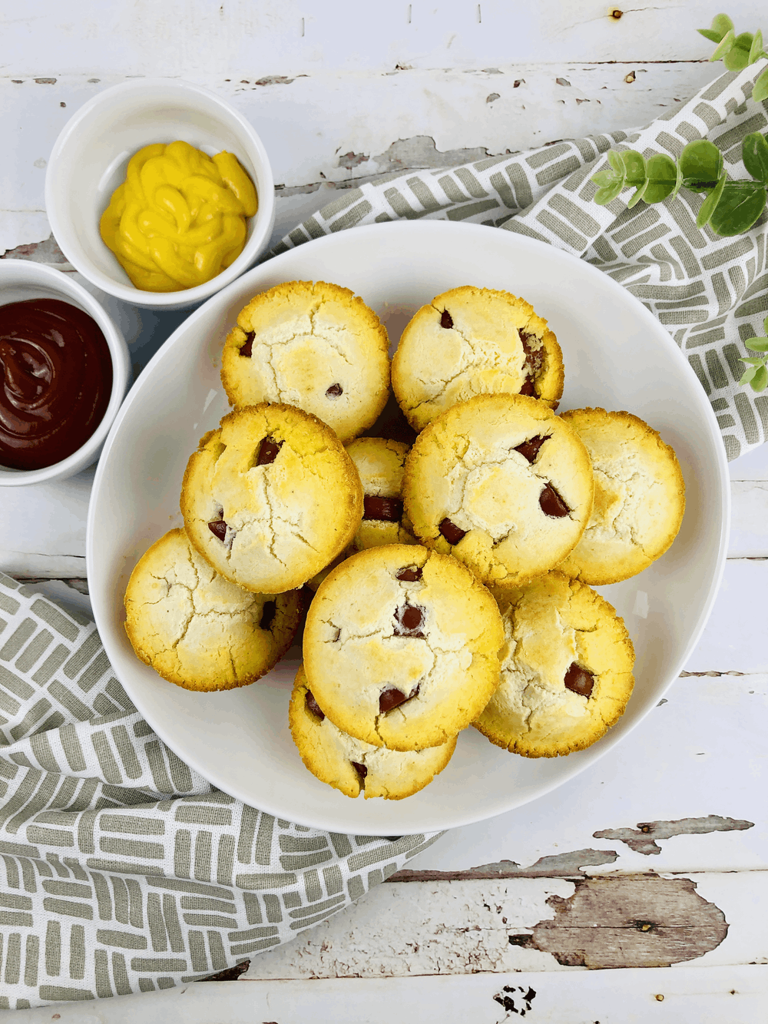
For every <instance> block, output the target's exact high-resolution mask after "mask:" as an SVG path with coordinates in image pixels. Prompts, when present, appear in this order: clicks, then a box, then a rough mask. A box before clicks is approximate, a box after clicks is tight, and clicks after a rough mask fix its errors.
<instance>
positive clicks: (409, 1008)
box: [0, 966, 768, 1024]
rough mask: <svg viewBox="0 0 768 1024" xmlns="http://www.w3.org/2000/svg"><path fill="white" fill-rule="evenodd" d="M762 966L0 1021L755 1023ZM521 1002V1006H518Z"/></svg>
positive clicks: (344, 988) (125, 1004)
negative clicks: (525, 1020)
mask: <svg viewBox="0 0 768 1024" xmlns="http://www.w3.org/2000/svg"><path fill="white" fill-rule="evenodd" d="M767 999H768V969H767V968H765V967H756V966H743V967H719V968H711V969H710V970H708V971H706V972H705V971H702V970H700V969H697V968H695V967H682V968H674V969H671V970H670V969H666V968H656V969H654V968H648V969H645V970H643V969H634V970H633V969H630V970H625V971H612V972H611V974H610V975H608V976H606V975H605V974H604V973H603V972H601V971H578V970H568V969H565V970H562V971H559V972H555V973H547V974H542V973H535V972H530V971H526V972H522V973H514V974H506V975H505V974H474V975H460V976H456V975H446V976H444V977H435V976H428V977H419V978H345V979H340V980H322V979H315V980H311V981H254V980H242V981H240V982H239V983H237V984H232V983H231V982H213V983H210V984H208V983H207V984H204V985H189V986H186V987H182V988H177V989H166V990H165V991H162V992H148V993H145V994H143V995H141V996H138V997H135V996H117V997H116V998H114V999H105V1000H101V1001H100V1002H98V1003H95V1004H93V1003H91V1004H87V1005H83V1003H77V1004H74V1005H73V1004H63V1003H60V1004H58V1005H56V1006H48V1007H42V1008H40V1009H38V1010H12V1011H5V1010H3V1011H0V1021H2V1022H3V1024H49V1022H50V1021H51V1019H52V1018H53V1015H54V1013H56V1014H58V1017H56V1018H54V1019H56V1020H57V1021H58V1022H59V1024H135V1022H136V1020H137V1019H139V1016H138V1015H139V1013H140V1019H141V1021H142V1024H210V1022H212V1021H217V1022H219V1021H221V1022H223V1021H226V1022H227V1024H259V1022H260V1021H263V1022H265V1024H270V1022H271V1024H276V1022H277V1021H279V1022H280V1024H307V1022H308V1021H323V1022H325V1021H333V1024H391V1022H392V1020H402V1021H404V1022H406V1024H412V1022H413V1024H416V1022H427V1021H440V1024H467V1022H468V1021H471V1022H472V1024H511V1022H512V1021H516V1020H518V1019H519V1018H523V1017H525V1016H528V1015H530V1019H531V1020H534V1021H536V1022H538V1024H592V1022H595V1024H648V1022H653V1024H723V1022H724V1021H727V1022H728V1024H764V1021H765V1006H766V1000H767ZM526 1007H528V1009H526Z"/></svg>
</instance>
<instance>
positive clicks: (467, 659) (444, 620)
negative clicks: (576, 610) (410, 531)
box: [303, 544, 503, 750]
mask: <svg viewBox="0 0 768 1024" xmlns="http://www.w3.org/2000/svg"><path fill="white" fill-rule="evenodd" d="M502 641H503V630H502V626H501V616H500V614H499V610H498V607H497V606H496V602H495V601H494V599H493V597H492V595H491V594H490V593H489V591H488V590H486V589H485V587H483V586H482V585H481V584H480V583H479V582H478V581H477V580H476V579H475V577H474V576H473V575H472V573H471V572H469V570H468V569H466V568H465V567H464V566H463V565H461V564H460V563H459V562H457V561H456V560H455V559H453V558H451V557H449V556H448V555H440V554H437V553H436V552H433V551H428V550H427V549H426V548H423V547H421V546H414V545H404V544H392V545H387V546H384V547H376V548H368V550H366V551H360V552H358V553H357V554H356V555H353V556H352V557H351V558H348V559H347V561H346V562H342V564H341V565H340V566H338V567H337V568H336V569H334V571H333V572H332V573H331V574H330V575H329V576H328V577H327V578H326V579H325V580H324V581H323V583H322V584H321V585H320V587H319V589H318V591H317V594H316V595H315V598H314V600H313V601H312V604H311V605H310V606H309V612H308V613H307V621H306V625H305V628H304V644H303V652H304V670H305V672H306V676H307V681H308V684H309V688H310V689H311V691H312V694H313V696H314V699H315V700H316V702H317V704H318V706H319V707H320V709H321V710H322V712H323V714H325V715H326V716H327V717H328V718H329V719H330V720H331V721H332V722H333V724H334V725H335V726H337V728H339V729H341V730H342V731H343V732H346V733H348V734H349V735H350V736H354V737H355V739H359V740H364V741H365V742H366V743H371V744H373V745H374V746H378V747H380V746H386V747H389V748H390V749H391V750H421V749H423V748H424V747H433V746H438V745H440V744H442V743H446V742H447V741H448V740H449V739H450V738H451V737H452V736H455V735H456V734H457V733H458V732H460V731H461V729H463V728H464V727H465V726H467V725H469V723H470V722H471V721H472V720H473V719H474V718H475V717H476V716H477V715H478V714H479V713H480V711H481V710H482V708H483V707H484V706H485V704H486V703H487V702H488V700H489V699H490V696H491V694H492V693H493V691H494V690H495V688H496V686H497V685H498V682H499V659H498V651H499V648H500V647H501V644H502Z"/></svg>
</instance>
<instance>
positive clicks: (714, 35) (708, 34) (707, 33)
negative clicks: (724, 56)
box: [696, 28, 723, 43]
mask: <svg viewBox="0 0 768 1024" xmlns="http://www.w3.org/2000/svg"><path fill="white" fill-rule="evenodd" d="M696 31H697V32H698V33H699V35H702V36H704V38H705V39H709V40H711V41H712V42H713V43H719V42H720V40H721V39H722V38H723V37H722V36H721V35H720V33H719V32H713V31H712V29H711V28H697V29H696Z"/></svg>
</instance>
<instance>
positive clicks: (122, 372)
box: [0, 259, 131, 487]
mask: <svg viewBox="0 0 768 1024" xmlns="http://www.w3.org/2000/svg"><path fill="white" fill-rule="evenodd" d="M11 288H13V289H14V290H16V289H18V290H21V291H28V292H29V294H28V295H23V296H19V297H14V298H11V299H8V301H5V295H4V294H3V293H4V292H5V291H6V290H7V289H11ZM27 298H29V299H35V298H57V299H60V300H61V301H62V302H66V303H68V304H69V305H71V306H75V307H76V308H78V309H80V310H82V311H83V312H84V313H87V314H88V316H90V317H91V318H92V319H93V320H94V321H95V323H96V324H97V325H98V327H99V329H100V330H101V333H102V334H103V335H104V339H105V341H106V343H107V347H108V348H109V357H110V362H111V365H112V388H111V390H110V395H109V402H108V403H107V408H106V411H105V412H104V415H103V417H102V418H101V421H100V423H99V424H98V426H97V427H96V429H95V430H94V432H93V433H92V434H91V436H90V437H89V438H88V439H87V441H85V443H84V444H82V445H81V446H80V447H79V448H78V449H77V450H76V451H74V452H72V454H71V455H68V456H67V457H66V458H65V459H61V461H59V462H54V463H52V464H51V465H50V466H43V467H42V468H41V469H12V468H10V467H9V466H5V465H3V464H2V460H1V459H0V487H23V486H26V485H28V484H37V483H44V482H45V483H49V482H50V481H52V480H64V479H66V478H67V477H70V476H74V474H75V473H79V472H80V471H81V470H83V469H85V468H86V467H87V466H90V465H91V464H92V463H93V462H95V461H96V459H97V458H98V457H99V454H100V452H101V447H102V445H103V444H104V441H105V440H106V437H107V434H108V433H109V430H110V428H111V426H112V424H113V422H114V420H115V417H116V416H117V412H118V409H119V408H120V406H121V405H122V402H123V398H124V397H125V393H126V391H127V389H128V383H129V378H130V372H131V361H130V355H129V352H128V345H127V344H126V341H125V338H124V337H123V335H122V332H121V331H120V329H119V327H118V326H117V325H116V324H115V322H114V320H113V319H112V318H111V316H110V315H109V313H107V311H106V309H105V308H104V306H102V304H101V303H100V302H99V301H98V299H96V298H95V297H94V296H93V295H91V293H90V292H89V291H88V290H87V289H86V288H84V287H83V286H82V285H81V284H79V283H78V282H77V281H74V280H72V278H71V276H70V275H69V274H68V273H66V272H65V271H61V270H56V269H54V268H53V267H49V266H46V265H45V264H42V263H34V262H32V261H31V260H15V259H7V260H0V306H4V305H8V304H10V303H11V302H22V301H24V300H25V299H27Z"/></svg>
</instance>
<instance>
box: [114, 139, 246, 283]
mask: <svg viewBox="0 0 768 1024" xmlns="http://www.w3.org/2000/svg"><path fill="white" fill-rule="evenodd" d="M257 208H258V199H257V196H256V189H255V188H254V186H253V182H252V181H251V179H250V178H249V177H248V175H247V174H246V173H245V171H244V170H243V168H242V167H241V165H240V163H239V162H238V160H237V157H235V156H234V155H233V154H232V153H226V152H224V153H217V154H216V156H214V157H213V158H211V157H209V156H207V155H206V154H205V153H202V152H201V151H200V150H199V149H195V148H194V146H190V145H189V144H188V143H187V142H171V143H170V144H169V145H167V146H166V145H164V144H163V143H162V142H158V143H156V144H155V145H152V146H145V147H144V148H143V149H140V150H139V151H138V153H136V154H134V156H132V157H131V159H130V161H129V163H128V171H127V177H126V180H125V181H124V182H123V184H122V185H120V186H119V187H118V188H116V189H115V191H114V192H113V193H112V198H111V200H110V203H109V206H108V207H107V209H106V210H105V211H104V213H103V214H102V217H101V223H100V225H99V230H100V232H101V237H102V239H103V240H104V243H105V244H106V245H107V246H108V247H109V248H110V249H111V250H112V252H113V253H114V254H115V256H116V257H117V259H118V260H119V262H120V264H121V266H122V267H123V269H124V270H125V272H126V274H127V275H128V277H129V278H130V279H131V282H132V283H133V284H134V285H135V286H136V287H137V288H141V289H143V290H144V291H150V292H175V291H178V290H180V289H182V288H194V287H195V286H196V285H199V284H203V283H204V282H205V281H210V279H211V278H212V277H215V276H216V275H217V274H218V273H220V271H222V270H223V269H224V268H225V267H228V266H229V265H230V263H232V262H233V261H234V260H236V259H237V257H238V256H239V255H240V253H241V252H242V251H243V246H244V245H245V235H246V226H245V218H246V217H252V216H253V215H254V214H255V213H256V210H257Z"/></svg>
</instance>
